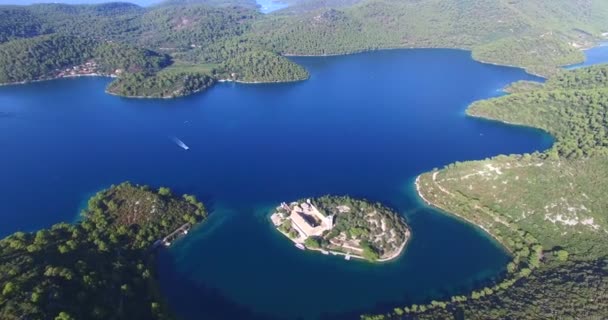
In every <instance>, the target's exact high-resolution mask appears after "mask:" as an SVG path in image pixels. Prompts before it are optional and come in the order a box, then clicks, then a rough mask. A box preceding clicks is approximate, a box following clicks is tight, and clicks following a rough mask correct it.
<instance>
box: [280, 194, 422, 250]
mask: <svg viewBox="0 0 608 320" xmlns="http://www.w3.org/2000/svg"><path fill="white" fill-rule="evenodd" d="M270 219H271V221H272V223H273V225H274V226H275V227H276V228H277V230H279V231H280V232H281V233H282V234H283V235H285V236H286V237H288V238H289V239H291V240H292V241H293V242H294V243H295V246H296V247H297V248H299V249H301V250H306V249H308V250H315V251H319V252H321V253H323V254H325V255H330V254H331V255H342V256H344V258H345V259H346V260H350V259H351V258H357V259H362V260H367V261H373V262H385V261H390V260H393V259H395V258H397V257H399V255H400V254H401V253H402V252H403V250H404V249H405V247H406V245H407V243H408V241H409V239H410V237H411V231H410V228H409V227H408V225H407V224H406V223H405V220H404V219H403V217H401V216H400V215H399V214H397V213H396V212H394V211H393V210H391V209H389V208H387V207H385V206H383V205H381V204H379V203H371V202H368V201H365V200H357V199H353V198H350V197H337V196H324V197H320V198H314V199H305V200H298V201H294V202H291V203H285V202H283V203H281V205H279V206H278V207H277V208H276V209H275V211H274V212H273V213H272V215H271V216H270Z"/></svg>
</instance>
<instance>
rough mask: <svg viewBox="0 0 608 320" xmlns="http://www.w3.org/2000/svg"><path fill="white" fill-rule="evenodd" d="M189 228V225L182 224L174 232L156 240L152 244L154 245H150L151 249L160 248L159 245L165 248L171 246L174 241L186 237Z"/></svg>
mask: <svg viewBox="0 0 608 320" xmlns="http://www.w3.org/2000/svg"><path fill="white" fill-rule="evenodd" d="M191 227H192V226H191V225H190V223H184V224H183V225H181V226H180V227H179V228H177V229H175V231H173V232H171V233H170V234H169V235H167V236H166V237H164V238H162V239H158V240H156V241H155V242H154V244H153V245H152V249H156V248H158V247H160V246H161V245H162V246H165V247H169V246H171V243H173V242H174V241H175V240H177V239H178V238H180V237H182V236H185V235H187V234H188V232H189V231H190V228H191Z"/></svg>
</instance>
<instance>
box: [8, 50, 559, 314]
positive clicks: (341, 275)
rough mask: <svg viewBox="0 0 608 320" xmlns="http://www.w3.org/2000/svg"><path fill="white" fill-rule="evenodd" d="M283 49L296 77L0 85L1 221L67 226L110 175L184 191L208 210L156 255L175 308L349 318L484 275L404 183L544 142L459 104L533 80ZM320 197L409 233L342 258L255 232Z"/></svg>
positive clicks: (427, 56) (405, 54) (484, 250)
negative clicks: (399, 248)
mask: <svg viewBox="0 0 608 320" xmlns="http://www.w3.org/2000/svg"><path fill="white" fill-rule="evenodd" d="M295 60H296V61H297V62H299V63H302V64H303V65H304V66H305V67H306V68H308V70H309V71H310V73H311V79H310V80H308V81H304V82H299V83H292V84H268V85H266V84H264V85H240V84H232V83H223V84H219V85H217V86H215V87H214V88H212V89H210V90H209V91H207V92H205V93H202V94H198V95H195V96H191V97H187V98H183V99H176V100H169V101H160V100H130V99H123V98H119V97H114V96H110V95H107V94H105V93H104V92H103V89H104V87H105V86H106V85H107V84H108V82H109V81H110V80H109V79H101V78H81V79H65V80H58V81H51V82H40V83H34V84H29V85H23V86H8V87H1V88H0V115H1V116H0V132H2V134H1V135H0V148H1V149H2V157H0V173H1V175H2V177H3V179H1V180H0V194H2V201H0V218H1V219H2V221H3V223H2V224H0V234H2V235H7V234H9V233H12V232H14V231H17V230H35V229H37V228H41V227H46V226H49V225H51V224H53V223H56V222H59V221H72V220H73V219H74V217H75V216H76V214H77V211H78V209H79V206H80V205H81V204H82V201H84V200H86V198H87V196H88V195H90V194H91V193H92V192H95V191H97V190H99V189H101V188H104V187H106V186H109V185H110V184H112V183H119V182H121V181H124V180H131V181H133V182H136V183H142V184H150V185H153V186H161V185H167V186H169V187H171V188H173V189H174V190H175V191H176V192H187V193H192V194H195V195H197V196H198V197H199V198H201V199H202V200H204V201H205V203H206V205H207V206H208V208H209V209H210V210H211V211H212V213H213V214H212V216H211V218H210V220H209V222H208V223H206V224H205V225H204V226H202V227H200V228H198V229H196V230H195V231H194V232H193V233H192V234H191V236H189V237H187V238H186V239H183V240H182V241H180V242H178V243H177V244H176V245H175V246H173V247H172V248H171V249H170V250H169V251H165V252H164V253H163V254H162V255H161V257H160V259H159V266H160V270H161V282H162V286H163V290H164V292H165V293H166V295H167V297H168V300H169V303H170V304H171V305H172V306H173V307H174V309H175V310H176V311H177V312H178V313H179V314H180V315H182V316H183V317H184V318H185V319H201V318H204V317H205V316H207V317H208V318H213V319H237V318H241V319H243V318H244V319H247V318H253V317H255V316H258V317H260V318H271V317H274V318H284V319H294V318H298V317H302V318H319V317H326V318H352V315H354V314H358V313H359V312H361V311H370V310H374V309H376V308H380V307H387V306H391V307H392V306H394V305H396V304H399V305H405V304H407V303H411V302H418V301H423V300H425V299H427V298H430V297H440V296H444V295H448V294H450V293H455V292H464V291H466V290H468V289H469V288H471V287H472V286H475V285H477V284H479V283H480V282H481V281H484V280H487V279H488V278H491V277H493V276H496V275H498V274H500V273H501V272H502V270H503V267H504V265H505V263H506V262H507V261H508V257H507V256H506V255H505V253H504V251H503V250H501V249H500V248H499V247H498V246H497V244H496V243H494V242H493V241H492V240H490V239H488V237H486V236H485V235H484V234H482V233H481V232H479V231H478V230H477V229H475V228H473V227H471V226H469V225H467V224H464V223H462V222H460V221H457V220H455V219H453V218H451V217H449V216H446V215H443V214H440V213H438V212H436V211H434V210H430V209H429V208H426V207H425V206H423V205H422V204H421V203H420V201H419V199H418V198H417V197H416V195H415V192H414V190H413V181H414V178H415V176H416V175H418V174H419V173H421V172H424V171H427V170H431V169H433V168H434V167H441V166H443V165H446V164H449V163H451V162H454V161H463V160H472V159H482V158H485V157H489V156H492V155H497V154H501V153H503V154H504V153H506V154H509V153H523V152H531V151H534V150H542V149H545V148H547V147H549V146H550V145H551V143H552V140H551V138H550V137H548V136H547V135H545V134H543V133H541V132H539V131H537V130H532V129H527V128H521V127H512V126H507V125H503V124H499V123H495V122H490V121H483V120H478V119H472V118H468V117H466V116H465V115H464V110H465V108H466V106H467V105H468V104H469V103H471V102H473V101H475V100H477V99H481V98H487V97H492V96H497V95H499V94H501V90H500V89H501V88H503V87H504V86H505V85H507V84H508V83H510V82H513V81H516V80H522V79H527V80H535V79H537V78H535V77H533V76H530V75H527V74H525V73H524V72H523V71H521V70H519V69H514V68H506V67H498V66H492V65H484V64H480V63H477V62H474V61H473V60H471V59H470V54H469V53H468V52H464V51H456V50H396V51H382V52H374V53H365V54H358V55H351V56H344V57H326V58H297V59H295ZM174 136H175V137H178V138H179V139H181V140H183V141H184V143H186V144H187V145H188V146H189V147H190V150H188V151H185V150H183V149H181V148H180V147H179V146H177V145H176V144H175V143H174V141H173V140H172V139H171V137H174ZM323 194H348V195H352V196H357V197H364V198H368V199H371V200H374V201H381V202H383V203H385V204H387V205H389V206H391V207H393V208H395V209H396V210H398V211H399V212H400V213H402V214H403V215H405V216H406V218H407V219H408V221H409V223H410V224H411V226H412V229H413V233H414V236H413V239H412V241H411V244H410V245H409V247H408V248H407V251H406V253H405V254H404V255H403V256H402V257H400V258H399V259H398V260H397V261H394V262H391V263H386V264H382V265H370V264H366V263H362V262H354V261H350V262H347V261H344V260H341V259H339V258H334V257H326V256H322V255H316V254H313V253H308V252H302V251H300V250H297V249H296V248H294V247H293V246H292V245H291V243H290V242H289V241H286V240H285V239H283V238H282V237H281V236H280V235H279V234H277V233H276V232H275V231H274V230H273V229H272V228H271V227H270V225H269V221H268V218H267V216H268V213H269V210H270V209H271V208H272V207H273V206H275V205H276V204H278V203H279V202H281V201H285V200H292V199H296V198H301V197H307V196H318V195H323Z"/></svg>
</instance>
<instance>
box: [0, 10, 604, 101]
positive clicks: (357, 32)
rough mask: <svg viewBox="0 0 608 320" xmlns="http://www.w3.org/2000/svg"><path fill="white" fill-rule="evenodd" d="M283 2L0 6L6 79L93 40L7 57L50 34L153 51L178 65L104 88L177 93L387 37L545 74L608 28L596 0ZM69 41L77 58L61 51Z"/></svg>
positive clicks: (270, 78)
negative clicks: (276, 5)
mask: <svg viewBox="0 0 608 320" xmlns="http://www.w3.org/2000/svg"><path fill="white" fill-rule="evenodd" d="M287 2H288V3H289V4H290V6H289V7H288V8H287V9H284V10H279V11H278V12H275V13H273V14H269V15H263V14H261V13H259V12H257V6H256V5H254V4H253V2H252V1H249V0H221V1H220V0H171V1H166V2H163V3H161V4H159V5H156V6H152V7H146V8H144V7H140V6H137V5H134V4H129V3H106V4H97V5H65V4H37V5H30V6H0V53H2V52H4V53H5V54H0V74H2V73H4V74H9V73H10V74H14V76H12V77H9V78H6V77H5V78H4V79H0V82H1V83H4V84H6V83H20V82H27V81H32V80H41V79H50V78H55V77H56V76H57V70H64V69H67V68H73V67H74V66H78V65H79V64H80V63H81V62H82V61H84V60H87V59H88V58H89V56H90V54H89V51H88V50H85V51H84V53H83V54H81V55H80V54H79V52H80V50H75V51H74V50H72V49H71V48H72V47H71V44H70V43H66V44H65V45H63V44H61V43H55V44H54V45H55V46H56V47H55V49H54V50H53V51H50V52H47V53H46V54H45V55H44V56H33V57H23V58H21V59H22V60H19V61H17V62H18V63H17V64H15V63H14V62H15V61H14V59H11V58H10V57H11V55H10V53H11V52H12V51H13V50H14V49H13V48H14V47H16V46H17V47H19V48H20V50H21V51H27V50H30V48H31V50H34V51H37V50H39V48H40V47H41V44H44V43H47V42H48V37H49V36H51V35H52V36H61V37H64V36H70V37H75V38H77V39H79V40H78V41H85V42H86V41H95V42H96V43H98V45H101V46H104V45H108V44H113V45H117V46H122V45H128V46H131V47H134V48H136V49H137V50H140V51H142V50H143V51H145V52H146V59H148V58H147V57H148V56H151V57H154V56H162V55H165V56H166V58H167V59H168V61H164V62H163V64H162V65H161V66H158V67H160V68H167V67H173V68H174V69H179V70H180V72H178V73H176V72H171V73H170V75H166V74H164V75H159V74H158V70H157V69H158V68H147V69H146V68H144V70H136V71H134V73H139V75H137V76H136V77H129V74H131V73H133V72H130V71H128V72H124V73H121V74H116V73H104V74H106V75H112V76H118V77H123V76H124V77H128V78H127V79H126V80H125V81H123V82H122V83H117V84H114V85H112V86H111V87H110V88H109V90H108V91H109V92H113V93H115V94H119V95H125V96H148V97H175V96H182V95H186V94H191V93H194V92H198V91H202V90H204V89H205V88H207V87H208V86H209V84H210V83H209V81H207V80H206V79H207V78H211V79H213V81H217V80H230V81H241V82H285V81H299V80H305V79H307V78H308V73H307V72H306V70H304V69H303V68H302V67H301V66H298V65H296V64H295V63H293V62H292V61H290V60H288V59H286V58H284V57H283V56H286V55H335V54H348V53H354V52H361V51H368V50H378V49H387V48H459V49H466V50H471V51H472V54H473V58H474V59H477V60H480V61H484V62H489V63H495V64H503V65H513V66H518V67H522V68H525V69H526V70H528V71H529V72H531V73H535V74H538V75H541V76H550V75H554V74H556V73H557V72H558V70H559V69H558V67H560V66H563V65H568V64H574V63H578V62H581V61H583V59H584V56H583V54H582V52H581V49H582V48H586V47H589V46H592V45H593V44H594V43H596V42H597V41H600V40H601V39H602V38H603V36H604V35H605V32H607V31H608V22H606V21H608V20H606V19H605V18H604V17H606V16H608V4H607V3H606V2H604V1H600V0H589V1H577V2H572V1H566V0H560V1H540V0H534V1H512V0H511V1H506V0H483V1H472V0H466V1H462V0H447V1H445V0H426V1H398V0H291V1H287ZM45 36H46V37H45ZM23 39H29V41H25V40H23ZM14 42H17V43H14ZM54 52H57V53H54ZM68 52H70V55H71V59H66V57H65V55H64V54H65V53H68ZM138 55H139V53H138V52H137V51H129V52H128V53H127V54H126V55H124V58H125V59H129V57H131V56H132V57H133V59H132V60H136V61H139V60H140V58H139V57H138ZM95 62H96V63H98V64H99V62H98V61H95ZM48 66H54V67H55V68H52V69H49V68H48ZM32 69H35V70H36V71H35V72H33V71H32ZM138 69H141V68H138ZM114 71H115V70H114ZM91 74H92V73H91ZM166 79H168V80H167V81H163V80H166ZM192 79H198V80H197V81H192ZM134 81H135V82H140V83H138V84H136V83H135V82H134Z"/></svg>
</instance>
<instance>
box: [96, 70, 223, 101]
mask: <svg viewBox="0 0 608 320" xmlns="http://www.w3.org/2000/svg"><path fill="white" fill-rule="evenodd" d="M214 82H215V80H214V79H213V78H211V77H209V76H207V75H206V74H203V73H195V72H166V71H162V72H159V73H158V74H156V75H152V76H148V75H146V74H144V73H131V74H126V75H124V76H122V77H120V78H119V79H117V80H116V81H113V82H112V83H110V85H109V86H108V89H107V90H108V92H110V93H112V94H116V95H120V96H125V97H142V98H175V97H182V96H186V95H189V94H192V93H195V92H199V91H201V90H204V89H206V88H208V87H210V86H211V85H213V83H214Z"/></svg>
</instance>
